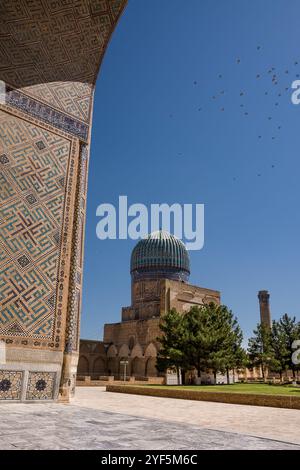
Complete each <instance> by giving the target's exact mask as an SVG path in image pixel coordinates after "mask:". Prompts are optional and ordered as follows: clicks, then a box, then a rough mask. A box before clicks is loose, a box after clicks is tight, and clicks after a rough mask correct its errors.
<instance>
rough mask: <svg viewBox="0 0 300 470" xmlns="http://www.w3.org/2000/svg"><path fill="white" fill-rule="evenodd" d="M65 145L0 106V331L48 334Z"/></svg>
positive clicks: (50, 330)
mask: <svg viewBox="0 0 300 470" xmlns="http://www.w3.org/2000/svg"><path fill="white" fill-rule="evenodd" d="M70 147H71V143H70V140H68V139H66V138H63V137H60V136H58V135H56V134H52V133H50V132H49V131H47V130H45V129H42V128H40V127H37V126H36V125H32V124H30V123H29V122H26V121H24V120H21V119H18V118H16V117H13V116H9V115H8V114H6V113H4V112H2V111H0V154H4V151H5V155H7V158H8V160H9V161H8V162H5V163H4V164H3V163H2V164H1V162H0V183H1V184H0V334H3V335H8V336H9V335H14V336H24V337H33V338H47V339H51V338H52V337H53V326H54V311H53V299H55V295H56V289H57V277H58V274H57V272H58V261H59V245H58V241H59V239H60V233H61V227H62V219H63V208H64V199H65V189H64V187H62V185H61V183H60V181H61V179H62V178H63V177H64V176H65V175H66V173H67V167H68V161H69V155H70ZM49 298H52V305H51V303H49Z"/></svg>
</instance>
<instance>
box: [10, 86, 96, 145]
mask: <svg viewBox="0 0 300 470" xmlns="http://www.w3.org/2000/svg"><path fill="white" fill-rule="evenodd" d="M35 88H36V89H38V90H39V93H40V91H41V89H42V88H43V86H42V85H40V86H39V87H35ZM5 102H6V104H8V105H9V106H12V107H14V108H17V109H20V110H22V111H24V112H25V113H28V114H30V115H31V116H34V117H36V118H38V119H40V120H41V121H44V122H46V123H48V124H51V125H52V126H54V127H57V128H58V129H62V130H63V131H65V132H69V133H71V134H73V135H75V136H76V137H78V138H80V139H82V140H87V138H88V133H89V127H88V125H87V124H85V123H83V122H81V121H79V120H77V119H75V118H71V117H69V116H67V115H66V114H65V113H62V112H60V111H57V110H55V109H53V108H51V107H49V106H47V105H45V104H43V103H41V102H40V101H37V100H36V99H34V98H32V97H30V96H26V95H25V94H24V93H21V92H20V91H18V90H12V89H9V88H8V90H7V94H6V97H5Z"/></svg>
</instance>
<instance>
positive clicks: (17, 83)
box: [0, 0, 126, 123]
mask: <svg viewBox="0 0 300 470" xmlns="http://www.w3.org/2000/svg"><path fill="white" fill-rule="evenodd" d="M125 3H126V0H68V1H41V0H31V1H30V7H29V5H28V0H18V1H10V0H2V1H1V2H0V42H1V48H0V79H1V80H4V81H5V82H6V83H7V84H8V85H10V86H12V87H13V88H17V89H22V90H23V91H24V92H25V93H26V95H27V96H31V97H33V98H36V99H37V100H39V101H40V102H42V103H45V104H47V105H48V106H49V107H51V108H53V109H56V110H58V111H63V112H64V113H65V114H67V115H69V116H73V117H76V118H77V119H79V120H80V121H82V122H85V123H88V122H89V120H90V113H91V102H92V93H93V86H94V84H95V82H96V77H97V74H98V70H99V65H100V62H101V60H102V57H103V54H104V52H105V49H106V46H107V43H108V40H109V37H110V35H111V32H112V30H113V28H114V26H115V24H116V22H117V20H118V18H119V16H120V14H121V12H122V10H123V8H124V6H125Z"/></svg>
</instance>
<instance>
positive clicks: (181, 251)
mask: <svg viewBox="0 0 300 470" xmlns="http://www.w3.org/2000/svg"><path fill="white" fill-rule="evenodd" d="M130 274H131V305H130V306H129V307H123V308H122V317H121V321H120V322H119V323H110V324H105V325H104V338H103V342H100V341H90V340H81V342H80V355H79V364H78V375H89V376H91V377H93V376H94V377H95V378H96V377H99V376H114V377H115V378H119V377H121V376H122V374H123V367H122V364H123V361H124V360H126V362H127V361H128V365H127V373H128V375H129V376H132V377H135V378H144V377H148V378H149V377H157V376H158V372H157V370H156V366H155V364H156V356H157V351H158V347H159V345H158V342H157V337H158V336H161V331H160V328H159V323H160V319H161V317H162V315H164V314H165V313H167V312H168V311H170V310H171V309H172V308H174V309H176V310H177V311H178V312H179V313H182V314H184V313H185V312H187V311H188V310H189V309H190V308H191V307H192V306H194V305H203V304H205V303H209V302H215V303H217V304H220V292H218V291H216V290H212V289H206V288H203V287H198V286H194V285H192V284H189V282H188V281H189V275H190V259H189V254H188V251H187V249H186V247H185V245H184V243H183V242H182V241H181V240H179V239H178V238H176V237H175V236H174V235H171V234H170V233H168V232H165V231H162V230H160V231H157V232H153V233H151V234H150V235H148V236H147V237H146V238H145V239H142V240H140V241H139V242H138V243H137V245H136V246H135V248H134V249H133V251H132V254H131V263H130ZM120 363H121V364H120Z"/></svg>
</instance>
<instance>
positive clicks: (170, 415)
mask: <svg viewBox="0 0 300 470" xmlns="http://www.w3.org/2000/svg"><path fill="white" fill-rule="evenodd" d="M0 419H1V427H0V449H2V450H4V449H109V450H114V449H128V450H131V449H182V450H187V449H270V450H271V449H298V450H300V411H293V410H285V409H276V408H263V407H253V406H251V407H250V406H244V405H229V404H222V403H209V402H197V401H186V400H177V399H169V398H155V397H146V396H145V397H143V396H136V395H125V394H117V393H109V392H105V389H103V388H100V387H97V388H96V387H95V388H87V387H80V388H77V391H76V398H75V399H73V401H72V403H71V404H69V405H60V404H54V403H48V404H46V403H34V404H18V403H2V404H1V405H0Z"/></svg>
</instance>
